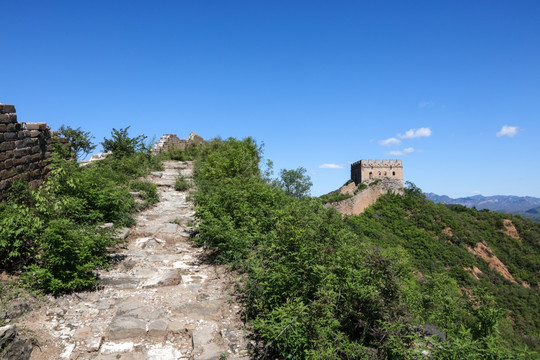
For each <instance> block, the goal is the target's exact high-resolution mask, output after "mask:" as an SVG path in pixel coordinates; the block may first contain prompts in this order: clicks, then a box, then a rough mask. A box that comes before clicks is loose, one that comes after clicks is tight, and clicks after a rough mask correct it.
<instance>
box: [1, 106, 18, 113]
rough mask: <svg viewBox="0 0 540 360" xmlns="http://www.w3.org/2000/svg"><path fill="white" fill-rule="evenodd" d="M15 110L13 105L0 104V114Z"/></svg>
mask: <svg viewBox="0 0 540 360" xmlns="http://www.w3.org/2000/svg"><path fill="white" fill-rule="evenodd" d="M14 112H15V105H6V104H0V114H13V113H14Z"/></svg>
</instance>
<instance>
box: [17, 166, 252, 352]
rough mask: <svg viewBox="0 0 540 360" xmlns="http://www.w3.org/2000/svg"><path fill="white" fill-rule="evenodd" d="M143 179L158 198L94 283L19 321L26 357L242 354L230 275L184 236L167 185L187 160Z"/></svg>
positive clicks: (182, 205) (182, 202)
mask: <svg viewBox="0 0 540 360" xmlns="http://www.w3.org/2000/svg"><path fill="white" fill-rule="evenodd" d="M164 166H165V170H164V171H162V172H154V173H152V174H151V176H149V180H150V181H152V182H154V183H156V184H157V185H158V189H159V193H160V202H159V203H158V204H157V205H156V206H154V207H153V208H151V209H147V210H146V211H144V212H141V213H140V214H139V216H138V217H137V225H136V226H135V227H133V228H132V229H130V233H129V236H128V238H127V243H126V246H125V247H124V248H122V249H118V250H117V251H116V252H115V254H114V258H115V259H117V260H118V261H117V262H116V264H115V265H114V266H112V267H111V268H110V269H109V270H108V271H101V272H100V274H99V275H100V279H101V281H102V284H103V286H102V288H100V289H99V290H98V291H94V292H84V293H76V294H72V295H68V296H63V297H59V298H56V299H53V298H51V299H50V304H49V306H47V309H48V310H46V311H40V310H37V311H33V312H32V313H30V314H27V316H25V318H24V320H23V322H22V323H21V325H22V326H24V327H25V328H26V329H28V331H29V332H31V333H32V332H33V333H34V335H35V338H36V339H37V341H38V343H39V344H40V348H37V347H36V348H34V351H33V352H32V357H31V359H80V360H83V359H155V360H158V359H159V360H169V359H170V360H177V359H193V360H206V359H247V358H248V355H247V344H248V341H247V340H246V334H247V333H246V331H245V330H244V323H243V322H242V321H241V319H240V315H239V312H240V306H239V305H238V304H237V303H236V302H235V299H234V296H233V294H232V292H233V290H234V286H233V279H232V276H231V274H230V273H229V272H227V271H226V270H225V268H223V267H221V266H216V265H213V264H211V263H210V262H208V261H206V260H205V259H206V257H207V256H206V255H207V253H206V250H204V249H203V248H200V247H196V246H195V245H194V244H193V243H192V240H191V238H190V236H191V233H192V231H193V227H192V226H193V221H194V213H193V210H192V204H191V203H190V202H189V201H188V199H187V198H186V196H187V193H186V192H178V191H175V190H174V182H175V180H176V177H177V176H178V175H179V174H182V175H183V176H184V177H186V178H191V177H192V172H193V170H192V164H191V163H190V162H177V161H168V162H165V163H164Z"/></svg>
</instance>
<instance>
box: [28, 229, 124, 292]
mask: <svg viewBox="0 0 540 360" xmlns="http://www.w3.org/2000/svg"><path fill="white" fill-rule="evenodd" d="M112 243H113V240H112V237H111V234H110V233H107V232H104V231H96V229H93V228H90V227H81V226H78V225H76V224H75V223H73V222H72V221H70V220H67V219H63V220H52V221H51V222H49V224H48V226H47V228H46V229H45V231H44V232H43V235H42V236H41V238H40V241H39V256H38V260H37V262H36V263H35V264H32V265H29V266H27V267H26V268H25V269H24V270H25V272H24V274H23V276H22V279H23V280H24V281H25V282H26V283H27V284H29V285H30V286H32V287H34V288H38V289H43V290H45V291H47V292H51V293H53V294H56V293H59V292H65V291H73V290H82V289H86V288H89V287H92V286H93V285H95V283H96V277H95V275H94V273H93V272H92V270H93V269H95V268H96V267H99V266H103V265H105V264H107V257H106V256H105V255H106V247H107V246H109V245H111V244H112Z"/></svg>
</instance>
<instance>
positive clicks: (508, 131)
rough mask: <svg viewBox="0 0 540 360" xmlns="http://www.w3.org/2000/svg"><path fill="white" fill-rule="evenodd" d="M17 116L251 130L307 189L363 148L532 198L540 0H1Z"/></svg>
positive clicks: (339, 172) (458, 182)
mask: <svg viewBox="0 0 540 360" xmlns="http://www.w3.org/2000/svg"><path fill="white" fill-rule="evenodd" d="M0 8H1V12H2V27H1V30H0V47H1V48H2V56H1V57H0V74H1V77H0V102H2V103H6V104H14V105H15V106H16V108H17V113H18V114H19V120H20V121H26V122H47V123H48V124H49V125H50V126H51V128H53V129H55V128H58V127H59V126H60V125H61V124H66V125H70V126H72V127H79V126H80V127H82V128H83V129H84V130H87V131H90V132H91V133H92V134H93V135H94V136H95V138H96V139H95V141H96V142H99V141H102V140H103V137H105V136H109V135H110V131H111V129H112V128H113V127H114V128H117V129H118V128H121V127H126V126H131V129H130V133H131V134H132V135H138V134H146V135H148V136H149V137H152V136H156V139H157V138H159V137H160V136H161V135H162V134H164V133H175V134H177V135H179V136H180V137H186V136H187V135H188V134H189V132H190V131H195V132H197V133H198V134H200V135H201V136H203V137H204V138H212V137H215V136H221V137H223V138H227V137H229V136H233V137H237V138H242V137H245V136H252V137H254V138H255V139H256V140H257V141H258V142H264V145H265V146H264V149H265V156H266V157H267V158H270V159H272V160H273V161H274V167H275V170H276V173H277V171H278V170H279V169H281V168H287V169H291V168H297V167H299V166H303V167H305V168H307V169H308V170H309V172H310V174H311V178H312V181H313V183H314V186H313V189H312V193H313V194H314V195H320V194H323V193H326V192H329V191H331V190H334V189H336V188H337V187H339V186H340V185H342V184H343V183H344V182H345V181H346V180H347V179H348V178H349V176H350V170H349V166H350V165H349V164H350V163H351V162H354V161H357V160H360V159H393V158H399V159H402V160H403V164H404V174H405V180H408V181H412V182H414V183H415V184H416V185H417V186H419V187H420V188H422V189H423V190H424V191H426V192H435V193H438V194H446V195H450V196H453V197H457V196H468V195H474V194H478V193H481V194H483V195H495V194H502V195H530V196H536V197H540V187H539V186H538V182H539V181H538V179H540V166H539V165H538V164H539V163H538V155H539V149H540V147H539V145H538V143H539V140H540V138H539V135H540V85H539V84H540V2H538V1H395V2H394V1H377V2H376V1H314V0H310V1H233V0H230V1H100V0H96V1H54V0H53V1H25V0H20V1H4V2H2V4H1V7H0Z"/></svg>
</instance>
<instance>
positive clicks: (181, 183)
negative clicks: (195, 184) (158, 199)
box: [174, 175, 192, 191]
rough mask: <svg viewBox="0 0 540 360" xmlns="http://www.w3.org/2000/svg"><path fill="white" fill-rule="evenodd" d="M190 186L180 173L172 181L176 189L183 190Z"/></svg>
mask: <svg viewBox="0 0 540 360" xmlns="http://www.w3.org/2000/svg"><path fill="white" fill-rule="evenodd" d="M191 186H192V185H191V183H190V182H189V181H188V180H186V178H185V177H184V176H182V175H178V177H177V178H176V181H175V182H174V189H175V190H176V191H185V190H188V189H189V188H191Z"/></svg>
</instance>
